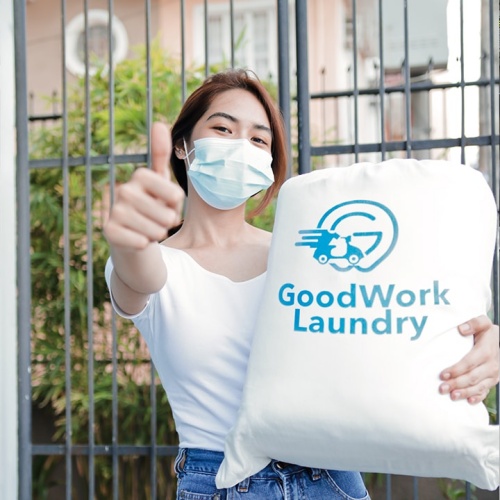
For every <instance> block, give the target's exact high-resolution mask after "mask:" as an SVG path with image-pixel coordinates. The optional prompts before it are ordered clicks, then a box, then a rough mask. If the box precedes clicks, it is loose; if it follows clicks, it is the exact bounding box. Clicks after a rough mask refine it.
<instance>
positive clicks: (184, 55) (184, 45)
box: [181, 0, 187, 103]
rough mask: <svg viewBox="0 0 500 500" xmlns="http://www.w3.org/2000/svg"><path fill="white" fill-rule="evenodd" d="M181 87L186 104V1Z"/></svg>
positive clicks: (182, 6)
mask: <svg viewBox="0 0 500 500" xmlns="http://www.w3.org/2000/svg"><path fill="white" fill-rule="evenodd" d="M181 87H182V102H183V103H184V102H186V95H187V83H186V1H185V0H181Z"/></svg>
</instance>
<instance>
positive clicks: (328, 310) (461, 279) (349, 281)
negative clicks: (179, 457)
mask: <svg viewBox="0 0 500 500" xmlns="http://www.w3.org/2000/svg"><path fill="white" fill-rule="evenodd" d="M496 231H497V211H496V206H495V202H494V199H493V195H492V193H491V190H490V188H489V187H488V185H487V183H486V182H485V180H484V178H483V176H482V174H480V173H479V172H477V171H475V170H474V169H472V168H470V167H468V166H465V165H460V164H452V163H449V162H445V161H431V160H428V161H417V160H400V159H395V160H389V161H385V162H382V163H378V164H372V163H360V164H356V165H353V166H350V167H346V168H329V169H325V170H320V171H315V172H312V173H310V174H306V175H301V176H298V177H294V178H292V179H290V180H288V181H287V182H286V183H285V184H284V185H283V187H282V189H281V192H280V195H279V198H278V206H277V213H276V222H275V229H274V234H273V240H272V245H271V252H270V257H269V266H268V278H267V282H266V288H265V291H264V295H263V301H262V307H261V310H260V315H259V318H258V321H257V326H256V332H255V338H254V342H253V345H252V350H251V355H250V360H249V366H248V374H247V381H246V385H245V389H244V394H243V401H242V406H241V409H240V413H239V416H238V419H237V422H236V424H235V426H234V427H233V429H232V430H231V431H230V433H229V435H228V437H227V440H226V447H225V459H224V461H223V463H222V465H221V467H220V469H219V472H218V475H217V486H218V487H219V488H223V487H230V486H232V485H235V484H237V483H238V482H240V481H242V480H243V479H244V478H246V477H248V476H251V475H252V474H254V473H256V472H258V471H259V470H261V469H262V468H264V467H265V466H266V465H267V464H268V463H269V462H270V460H271V459H277V460H280V461H284V462H288V463H294V464H299V465H304V466H308V467H316V468H325V469H336V470H355V471H360V472H380V473H394V474H405V475H415V476H427V477H449V478H456V479H464V480H467V481H470V482H471V483H473V484H475V485H477V486H478V487H480V488H485V489H490V490H493V489H495V488H497V487H498V484H499V432H498V426H494V425H490V424H489V417H488V413H487V410H486V408H485V406H484V405H483V404H479V405H470V404H469V403H467V402H466V401H451V400H450V398H449V396H447V395H446V396H445V395H441V394H439V392H438V387H439V385H440V380H439V373H440V372H441V371H442V370H443V369H444V368H446V367H447V366H450V365H452V364H454V363H455V362H457V361H458V360H459V359H461V358H462V357H463V356H464V355H465V354H466V353H467V352H468V351H469V350H470V348H471V347H472V344H473V338H472V337H464V336H462V335H460V333H459V332H458V330H457V328H456V327H457V325H459V324H461V323H463V322H465V321H466V320H468V319H470V318H473V317H475V316H478V315H481V314H485V313H487V311H488V310H489V307H490V301H491V292H490V284H491V283H490V279H491V269H492V259H493V254H494V247H495V239H496Z"/></svg>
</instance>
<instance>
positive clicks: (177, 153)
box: [175, 147, 186, 160]
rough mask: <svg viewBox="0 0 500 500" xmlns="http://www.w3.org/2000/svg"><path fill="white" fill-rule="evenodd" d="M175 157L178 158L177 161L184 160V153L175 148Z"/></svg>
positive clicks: (180, 149)
mask: <svg viewBox="0 0 500 500" xmlns="http://www.w3.org/2000/svg"><path fill="white" fill-rule="evenodd" d="M175 156H177V158H179V160H185V159H186V152H185V151H184V150H183V149H182V148H179V147H175Z"/></svg>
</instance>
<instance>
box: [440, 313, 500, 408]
mask: <svg viewBox="0 0 500 500" xmlns="http://www.w3.org/2000/svg"><path fill="white" fill-rule="evenodd" d="M458 329H459V331H460V333H461V334H462V335H474V347H473V348H472V349H471V351H470V352H469V353H468V354H467V355H466V356H464V357H463V358H462V359H461V360H460V361H459V362H458V363H456V364H454V365H453V366H450V367H449V368H446V369H445V370H443V371H442V372H441V375H440V377H441V380H442V381H443V383H442V384H441V385H440V387H439V391H440V392H441V394H449V395H450V397H451V399H453V400H459V399H467V401H468V402H469V403H470V404H475V403H479V402H481V401H483V400H484V399H485V398H486V396H487V394H488V392H489V390H490V389H491V388H492V387H494V386H495V385H496V384H498V380H499V365H500V360H499V333H498V325H494V324H493V323H492V322H491V321H490V319H489V318H488V317H487V316H478V317H477V318H474V319H471V320H469V321H467V323H464V324H463V325H460V326H459V327H458Z"/></svg>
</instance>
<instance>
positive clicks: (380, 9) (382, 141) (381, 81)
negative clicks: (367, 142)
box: [378, 0, 390, 498]
mask: <svg viewBox="0 0 500 500" xmlns="http://www.w3.org/2000/svg"><path fill="white" fill-rule="evenodd" d="M382 4H383V1H382V0H378V47H379V49H378V52H379V66H380V76H379V85H378V92H379V98H380V151H381V153H382V158H381V159H382V161H384V160H385V155H386V145H385V70H384V28H383V20H384V9H383V5H382ZM387 481H389V478H387ZM388 484H389V483H388ZM388 498H390V496H389V497H388Z"/></svg>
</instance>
